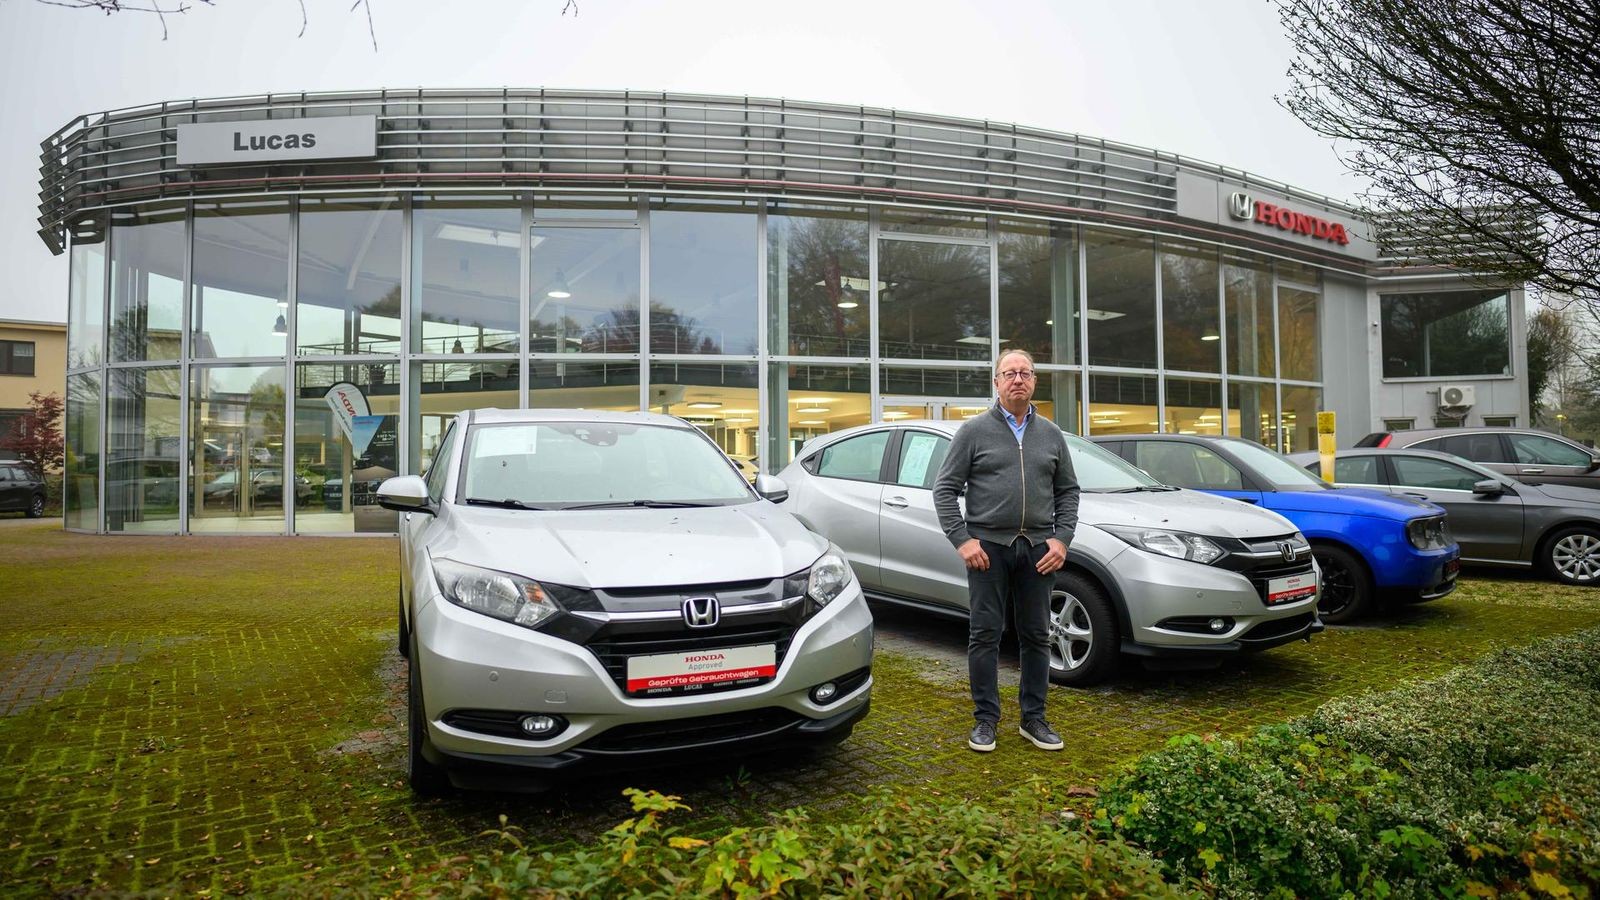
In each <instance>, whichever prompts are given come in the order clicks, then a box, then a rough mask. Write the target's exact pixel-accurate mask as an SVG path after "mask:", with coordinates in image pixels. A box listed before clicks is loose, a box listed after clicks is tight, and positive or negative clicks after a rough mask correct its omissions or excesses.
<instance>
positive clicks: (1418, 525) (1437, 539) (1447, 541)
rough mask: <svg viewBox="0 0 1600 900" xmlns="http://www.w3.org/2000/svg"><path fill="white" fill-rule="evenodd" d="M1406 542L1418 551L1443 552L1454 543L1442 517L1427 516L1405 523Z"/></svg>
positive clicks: (1448, 527)
mask: <svg viewBox="0 0 1600 900" xmlns="http://www.w3.org/2000/svg"><path fill="white" fill-rule="evenodd" d="M1406 540H1408V541H1410V542H1411V546H1413V547H1415V548H1417V549H1418V550H1443V549H1445V548H1446V547H1449V546H1450V545H1451V544H1452V543H1454V541H1453V540H1451V538H1450V526H1449V525H1448V524H1447V523H1446V522H1445V517H1444V516H1428V517H1427V518H1423V519H1412V520H1411V521H1409V522H1407V523H1406Z"/></svg>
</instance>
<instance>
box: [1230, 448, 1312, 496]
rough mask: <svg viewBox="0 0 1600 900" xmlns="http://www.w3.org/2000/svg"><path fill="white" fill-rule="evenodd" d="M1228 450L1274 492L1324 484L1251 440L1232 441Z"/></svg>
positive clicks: (1310, 487) (1307, 489)
mask: <svg viewBox="0 0 1600 900" xmlns="http://www.w3.org/2000/svg"><path fill="white" fill-rule="evenodd" d="M1227 447H1228V449H1229V450H1232V451H1233V454H1234V455H1235V456H1237V457H1239V461H1240V462H1242V463H1244V464H1245V465H1246V466H1249V467H1250V469H1251V471H1252V472H1253V473H1254V474H1255V476H1256V478H1258V479H1260V480H1262V481H1264V482H1266V483H1267V484H1269V485H1271V489H1272V490H1275V491H1323V490H1328V483H1327V482H1326V481H1323V480H1322V479H1321V478H1318V477H1317V476H1315V475H1313V474H1311V473H1310V472H1307V471H1306V470H1305V469H1302V468H1300V467H1299V466H1297V465H1295V464H1294V463H1293V462H1291V461H1290V460H1289V458H1288V457H1287V456H1282V455H1280V454H1277V453H1274V452H1273V451H1271V450H1268V449H1267V448H1265V447H1263V446H1261V445H1260V444H1257V443H1256V442H1254V441H1245V440H1232V441H1228V442H1227Z"/></svg>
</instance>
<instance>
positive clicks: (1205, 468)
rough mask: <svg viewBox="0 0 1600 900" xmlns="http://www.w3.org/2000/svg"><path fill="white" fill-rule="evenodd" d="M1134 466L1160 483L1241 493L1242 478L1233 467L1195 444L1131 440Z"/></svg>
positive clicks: (1242, 487)
mask: <svg viewBox="0 0 1600 900" xmlns="http://www.w3.org/2000/svg"><path fill="white" fill-rule="evenodd" d="M1133 447H1134V461H1133V464H1134V465H1136V466H1138V467H1139V468H1141V469H1143V470H1145V471H1146V472H1149V473H1150V475H1151V476H1152V477H1154V478H1155V479H1156V480H1157V481H1160V482H1161V483H1162V484H1171V485H1176V486H1177V487H1186V488H1196V489H1200V490H1212V491H1242V490H1244V476H1243V475H1240V474H1239V470H1238V469H1236V468H1234V467H1233V464H1232V463H1230V462H1228V461H1227V460H1225V459H1223V458H1222V457H1220V456H1218V455H1217V454H1215V453H1213V452H1211V451H1210V450H1207V449H1206V448H1205V447H1202V446H1200V445H1198V444H1181V443H1176V442H1168V441H1134V442H1133Z"/></svg>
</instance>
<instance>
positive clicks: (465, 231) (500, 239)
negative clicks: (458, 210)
mask: <svg viewBox="0 0 1600 900" xmlns="http://www.w3.org/2000/svg"><path fill="white" fill-rule="evenodd" d="M433 236H434V237H436V238H438V239H439V240H441V241H460V242H461V243H464V244H484V245H487V246H490V247H505V248H507V249H510V250H520V249H522V236H521V235H519V234H518V233H517V232H515V231H498V230H496V229H493V228H479V227H478V226H476V225H455V224H445V225H440V226H439V230H438V231H436V232H434V234H433Z"/></svg>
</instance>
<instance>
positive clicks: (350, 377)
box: [294, 362, 400, 534]
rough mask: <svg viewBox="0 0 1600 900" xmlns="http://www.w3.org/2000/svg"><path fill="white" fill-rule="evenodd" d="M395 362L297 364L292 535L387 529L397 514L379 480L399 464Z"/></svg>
mask: <svg viewBox="0 0 1600 900" xmlns="http://www.w3.org/2000/svg"><path fill="white" fill-rule="evenodd" d="M399 423H400V367H399V366H398V365H396V364H395V363H324V362H316V363H301V364H300V365H298V366H295V391H294V461H295V471H296V473H297V474H298V476H299V477H303V478H304V479H305V480H306V483H307V485H308V487H309V490H306V491H296V492H295V501H294V502H295V506H294V530H295V533H296V534H331V533H351V532H378V533H384V532H392V531H394V530H395V529H396V527H397V521H396V518H395V513H393V512H391V511H389V510H386V509H384V508H383V507H381V506H379V505H378V493H377V492H378V485H380V484H382V483H383V480H384V479H385V478H388V477H390V476H392V475H395V474H397V473H398V472H399V471H400V459H399V430H400V424H399Z"/></svg>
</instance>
